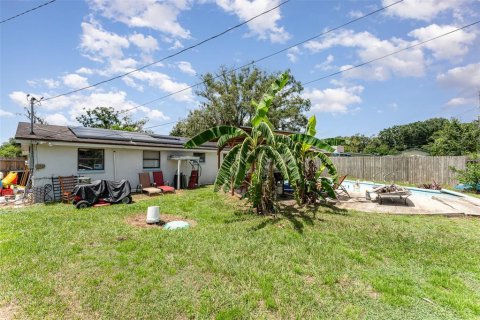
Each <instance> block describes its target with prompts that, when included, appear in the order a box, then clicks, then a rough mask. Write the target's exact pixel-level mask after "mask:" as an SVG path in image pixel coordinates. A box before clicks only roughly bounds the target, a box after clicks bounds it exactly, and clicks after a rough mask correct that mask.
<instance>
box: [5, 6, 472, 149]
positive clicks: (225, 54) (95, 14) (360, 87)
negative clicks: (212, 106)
mask: <svg viewBox="0 0 480 320" xmlns="http://www.w3.org/2000/svg"><path fill="white" fill-rule="evenodd" d="M392 2H394V1H393V0H380V1H320V0H319V1H312V0H310V1H306V0H292V1H290V2H288V3H286V4H285V5H283V6H281V7H280V8H279V9H277V10H275V11H273V12H271V13H268V14H266V15H264V16H262V17H261V18H258V19H256V20H254V21H252V22H250V23H249V24H248V25H246V26H243V27H241V28H239V29H236V30H235V31H232V32H230V33H228V34H226V35H224V36H222V37H219V38H218V39H215V40H213V41H210V42H208V43H206V44H204V45H202V46H200V47H198V48H195V49H193V50H190V51H187V52H185V53H182V54H181V55H178V56H176V57H174V58H172V59H169V60H166V61H164V62H162V63H160V64H158V65H156V66H153V67H149V68H147V69H145V70H142V71H140V72H136V73H133V74H131V75H130V76H128V77H125V78H122V79H118V80H114V81H112V82H109V83H107V84H104V85H101V86H98V87H96V88H94V89H90V90H84V91H82V92H79V93H75V94H72V95H68V96H65V97H61V98H58V99H52V100H50V101H46V102H43V103H42V105H40V106H38V108H37V113H38V114H39V115H40V116H41V117H43V118H45V119H46V120H47V122H48V123H50V124H68V125H76V124H77V123H76V121H75V117H76V116H78V115H79V114H81V113H82V111H83V108H90V107H95V106H112V107H114V108H116V109H118V110H124V109H129V108H132V107H134V106H136V105H138V104H142V103H145V102H147V101H150V100H153V99H155V98H158V97H161V96H164V95H166V94H169V93H172V92H175V91H177V90H179V89H182V88H184V87H187V86H189V85H191V84H194V83H196V82H198V80H199V75H201V74H203V73H206V72H215V71H216V70H217V69H218V68H219V66H220V65H226V66H234V67H238V66H241V65H243V64H246V63H248V62H250V61H252V60H254V59H258V58H261V57H263V56H265V55H267V54H270V53H272V52H274V51H277V50H280V49H283V48H285V47H288V46H290V45H292V44H295V43H297V42H300V41H302V40H304V39H306V38H308V37H311V36H313V35H315V34H318V33H320V32H322V31H324V30H327V29H330V28H334V27H336V26H338V25H340V24H342V23H345V22H347V21H349V20H351V19H353V18H355V17H358V16H360V15H362V14H365V13H368V12H370V11H373V10H375V9H378V8H380V7H382V6H384V5H388V4H391V3H392ZM41 3H44V1H40V2H39V1H10V0H2V1H1V2H0V6H1V8H0V9H1V10H0V12H1V13H0V15H1V19H2V20H3V19H5V18H8V17H10V16H13V15H15V14H17V13H19V12H22V11H25V10H28V9H30V8H32V7H35V6H37V5H39V4H41ZM279 3H280V1H279V0H250V1H247V0H165V1H159V0H131V1H124V0H110V1H107V0H88V1H80V0H76V1H65V0H63V1H62V0H59V1H57V2H54V3H52V4H50V5H47V6H45V7H43V8H40V9H38V10H36V11H34V12H31V13H28V14H26V15H23V16H21V17H19V18H16V19H14V20H11V21H8V22H6V23H3V24H2V25H0V33H1V34H0V37H1V46H0V73H1V75H0V77H1V78H0V126H1V130H0V141H5V140H7V139H8V138H9V137H12V136H13V135H14V134H15V129H16V126H17V123H18V122H19V121H26V118H25V116H22V115H19V113H22V112H23V107H24V106H26V105H27V101H26V94H27V93H29V94H33V95H35V96H36V97H38V98H39V97H41V96H43V97H51V96H55V95H57V94H60V93H63V92H67V91H70V90H72V89H76V88H79V87H83V86H85V85H88V84H92V83H96V82H98V81H101V80H105V79H107V78H110V77H113V76H115V75H118V74H121V73H124V72H126V71H129V70H131V69H133V68H137V67H139V66H142V65H145V64H147V63H149V62H151V61H154V60H158V59H161V58H163V57H164V56H166V55H169V54H172V53H174V52H176V51H177V50H179V49H180V48H183V47H188V46H189V45H192V44H194V43H196V42H198V41H201V40H203V39H204V38H206V37H209V36H211V35H213V34H216V33H218V32H220V31H223V30H224V29H227V28H229V27H231V26H233V25H235V24H237V23H239V22H242V21H245V20H247V19H249V18H250V17H252V16H255V15H256V14H258V13H260V12H263V11H266V10H267V9H269V8H272V7H274V6H275V5H277V4H279ZM479 19H480V1H478V0H422V1H413V0H405V1H403V2H402V3H399V4H396V5H394V6H392V7H391V8H389V9H388V10H386V11H383V12H381V13H378V14H375V15H373V16H370V17H367V18H365V19H363V20H360V21H358V22H356V23H354V24H351V25H349V26H348V27H345V28H343V29H341V30H337V31H335V32H333V33H330V34H328V35H327V36H324V37H320V38H318V39H315V40H313V41H311V42H309V43H306V44H304V45H301V46H298V47H296V48H293V49H291V50H289V51H288V52H286V53H282V54H279V55H277V56H275V57H272V58H270V59H267V60H265V61H261V62H260V63H259V64H258V66H259V67H261V68H263V69H266V70H268V71H280V70H285V69H291V70H292V72H293V75H294V76H295V78H296V79H297V80H300V81H302V82H307V81H310V80H312V79H315V78H319V77H322V76H324V75H327V74H330V73H333V72H335V71H338V70H341V69H342V68H346V67H348V66H351V65H356V64H359V63H362V62H364V61H368V60H370V59H374V58H376V57H379V56H382V55H385V54H388V53H389V52H392V51H395V50H398V49H401V48H403V47H405V46H408V45H412V44H415V43H416V42H419V41H422V40H426V39H428V38H432V37H435V36H437V35H439V34H442V33H445V32H447V31H449V30H452V29H454V28H456V27H460V26H463V25H466V24H469V23H471V22H474V21H476V20H479ZM479 89H480V25H476V26H473V27H471V28H468V29H465V30H462V31H459V32H456V33H454V34H451V35H449V36H446V37H444V38H442V39H439V40H436V41H434V42H430V43H428V44H427V45H425V46H421V47H416V48H414V49H411V50H408V51H405V52H402V53H400V54H398V55H395V56H392V57H389V58H386V59H383V60H380V61H378V62H376V63H373V64H371V65H368V66H365V67H363V68H358V69H355V70H353V71H350V72H345V73H343V74H341V75H338V76H335V77H331V78H328V79H325V80H322V81H318V82H314V83H312V84H309V85H307V86H305V90H304V92H303V95H304V96H305V97H306V98H309V99H310V100H311V101H312V109H311V111H310V112H309V115H312V114H315V115H316V116H317V132H318V135H319V136H320V137H328V136H336V135H351V134H355V133H362V134H366V135H372V134H375V133H377V132H378V131H379V130H381V129H382V128H385V127H388V126H391V125H394V124H404V123H408V122H412V121H418V120H424V119H428V118H431V117H440V116H442V117H452V116H455V117H458V118H460V119H461V120H462V121H471V120H473V119H474V117H475V116H476V115H477V113H478V112H479V111H478V108H477V109H475V107H477V106H478V103H479V102H478V90H479ZM197 106H198V98H197V97H196V96H195V93H194V90H187V91H185V92H183V93H181V94H177V95H173V96H171V97H170V98H167V99H163V100H160V101H158V102H155V103H152V104H149V105H146V106H144V107H141V108H137V109H136V110H135V111H134V112H132V113H131V115H132V117H133V118H135V119H137V118H144V117H147V118H148V119H149V121H148V124H147V126H154V125H158V124H163V123H168V122H172V121H176V120H179V119H181V118H183V117H185V115H186V113H187V112H188V110H190V109H194V108H196V107H197ZM172 126H173V124H170V125H165V126H160V127H157V128H155V131H156V132H158V133H168V132H169V131H170V129H171V128H172Z"/></svg>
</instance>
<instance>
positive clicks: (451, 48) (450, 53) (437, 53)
mask: <svg viewBox="0 0 480 320" xmlns="http://www.w3.org/2000/svg"><path fill="white" fill-rule="evenodd" d="M457 28H458V27H455V26H452V25H444V26H439V25H437V24H431V25H429V26H427V27H424V28H418V29H415V30H413V31H411V32H410V33H409V34H408V35H409V36H412V37H415V38H417V39H418V40H420V41H425V40H428V39H431V38H434V37H436V36H438V35H441V34H444V33H447V32H450V31H453V30H455V29H457ZM474 39H475V34H474V33H473V32H467V31H465V30H460V31H456V32H455V33H453V34H449V35H448V36H445V37H443V38H440V39H436V40H435V41H431V42H428V43H426V44H424V45H423V46H424V47H426V48H428V49H430V50H432V52H433V56H434V57H435V58H436V59H450V60H453V59H458V58H461V57H463V56H464V55H465V54H467V53H468V45H469V44H472V43H473V40H474Z"/></svg>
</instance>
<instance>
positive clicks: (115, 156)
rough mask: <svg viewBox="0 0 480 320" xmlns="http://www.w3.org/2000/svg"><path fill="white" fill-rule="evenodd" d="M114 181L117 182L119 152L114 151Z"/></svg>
mask: <svg viewBox="0 0 480 320" xmlns="http://www.w3.org/2000/svg"><path fill="white" fill-rule="evenodd" d="M113 181H117V151H115V150H113Z"/></svg>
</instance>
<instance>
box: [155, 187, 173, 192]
mask: <svg viewBox="0 0 480 320" xmlns="http://www.w3.org/2000/svg"><path fill="white" fill-rule="evenodd" d="M157 188H159V189H161V190H162V191H163V192H175V188H174V187H169V186H157Z"/></svg>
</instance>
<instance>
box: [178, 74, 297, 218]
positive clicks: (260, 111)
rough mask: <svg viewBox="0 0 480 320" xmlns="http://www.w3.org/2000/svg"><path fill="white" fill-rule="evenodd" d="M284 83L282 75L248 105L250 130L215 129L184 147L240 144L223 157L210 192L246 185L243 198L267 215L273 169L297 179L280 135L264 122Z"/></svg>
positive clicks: (272, 206)
mask: <svg viewBox="0 0 480 320" xmlns="http://www.w3.org/2000/svg"><path fill="white" fill-rule="evenodd" d="M287 81H288V76H287V75H286V74H282V75H281V76H280V77H279V78H278V79H277V80H276V81H275V82H274V83H272V85H271V86H270V88H269V90H268V91H267V92H266V93H265V94H264V95H263V97H262V99H261V100H260V101H259V102H258V103H255V102H252V103H253V105H254V106H255V107H256V113H255V116H254V117H253V118H252V119H251V125H252V127H251V129H250V130H244V129H242V128H237V127H233V126H217V127H213V128H210V129H207V130H205V131H203V132H201V133H200V134H198V135H196V136H195V137H193V138H192V139H190V140H189V141H187V142H186V143H185V145H184V147H185V148H194V147H198V146H200V145H202V144H203V143H206V142H208V141H211V140H217V146H218V148H219V149H221V148H223V147H224V146H225V145H226V144H227V143H228V142H230V141H232V140H236V141H241V143H238V144H237V145H235V146H234V147H232V148H231V149H230V150H229V152H228V153H227V155H226V156H225V158H224V160H223V162H222V165H221V167H220V169H219V171H218V173H217V177H216V179H215V184H214V190H215V191H218V190H220V188H222V187H223V188H224V189H225V190H228V189H233V188H238V187H241V186H246V187H247V190H248V191H247V193H246V197H247V199H248V200H249V201H250V202H251V203H252V205H253V206H254V207H255V208H256V210H257V212H258V213H263V214H268V213H272V212H273V211H275V210H276V193H275V192H274V191H275V179H274V171H275V170H278V171H279V172H280V173H281V174H282V176H283V177H286V178H288V179H289V180H290V181H292V182H294V183H296V181H298V180H299V179H300V173H299V171H298V166H297V163H296V160H295V157H294V155H293V153H292V151H291V149H290V148H289V147H288V145H287V144H285V143H284V139H282V137H281V136H280V135H278V134H275V133H274V132H273V128H272V124H271V123H270V121H269V120H268V110H269V108H270V106H271V104H272V103H273V100H274V98H275V95H276V94H277V93H278V92H280V91H281V90H282V89H283V87H284V86H285V84H286V83H287Z"/></svg>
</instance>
